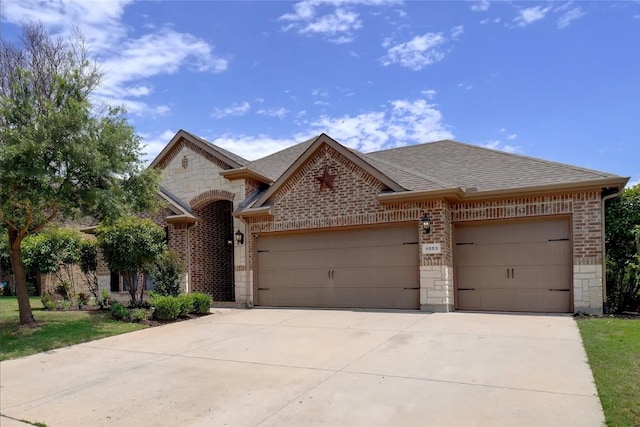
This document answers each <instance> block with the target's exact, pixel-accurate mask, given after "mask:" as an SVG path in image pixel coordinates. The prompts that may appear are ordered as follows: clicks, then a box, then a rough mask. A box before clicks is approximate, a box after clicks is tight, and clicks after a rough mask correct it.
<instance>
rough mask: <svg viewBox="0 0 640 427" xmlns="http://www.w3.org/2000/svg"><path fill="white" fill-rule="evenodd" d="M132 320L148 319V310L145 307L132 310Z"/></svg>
mask: <svg viewBox="0 0 640 427" xmlns="http://www.w3.org/2000/svg"><path fill="white" fill-rule="evenodd" d="M131 320H132V321H133V322H142V321H143V320H147V310H145V309H144V308H136V309H135V310H132V311H131Z"/></svg>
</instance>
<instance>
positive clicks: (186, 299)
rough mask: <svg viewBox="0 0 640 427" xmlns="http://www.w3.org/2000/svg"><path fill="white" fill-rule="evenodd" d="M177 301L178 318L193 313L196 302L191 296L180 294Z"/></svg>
mask: <svg viewBox="0 0 640 427" xmlns="http://www.w3.org/2000/svg"><path fill="white" fill-rule="evenodd" d="M177 299H178V302H179V303H180V314H179V316H180V317H184V316H186V315H187V314H191V313H195V311H196V310H195V303H196V300H195V298H194V297H193V294H180V295H178V297H177Z"/></svg>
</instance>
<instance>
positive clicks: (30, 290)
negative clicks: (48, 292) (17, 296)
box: [27, 282, 38, 297]
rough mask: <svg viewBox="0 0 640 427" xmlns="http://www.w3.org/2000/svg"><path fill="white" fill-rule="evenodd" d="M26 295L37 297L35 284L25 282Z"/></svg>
mask: <svg viewBox="0 0 640 427" xmlns="http://www.w3.org/2000/svg"><path fill="white" fill-rule="evenodd" d="M27 295H29V296H30V297H35V296H37V295H38V288H36V285H35V283H31V282H27Z"/></svg>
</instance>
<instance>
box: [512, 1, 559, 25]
mask: <svg viewBox="0 0 640 427" xmlns="http://www.w3.org/2000/svg"><path fill="white" fill-rule="evenodd" d="M550 10H551V6H548V7H545V8H543V7H542V6H535V7H527V8H524V9H520V10H518V16H516V18H515V19H514V23H515V24H516V25H517V26H519V27H526V26H527V25H529V24H532V23H534V22H536V21H539V20H541V19H543V18H544V17H545V15H546V14H547V12H549V11H550Z"/></svg>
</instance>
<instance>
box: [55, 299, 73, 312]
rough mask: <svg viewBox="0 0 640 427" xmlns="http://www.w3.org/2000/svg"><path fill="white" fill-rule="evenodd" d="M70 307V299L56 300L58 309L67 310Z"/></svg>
mask: <svg viewBox="0 0 640 427" xmlns="http://www.w3.org/2000/svg"><path fill="white" fill-rule="evenodd" d="M70 308H71V301H70V300H68V299H63V300H61V301H58V310H69V309H70Z"/></svg>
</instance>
